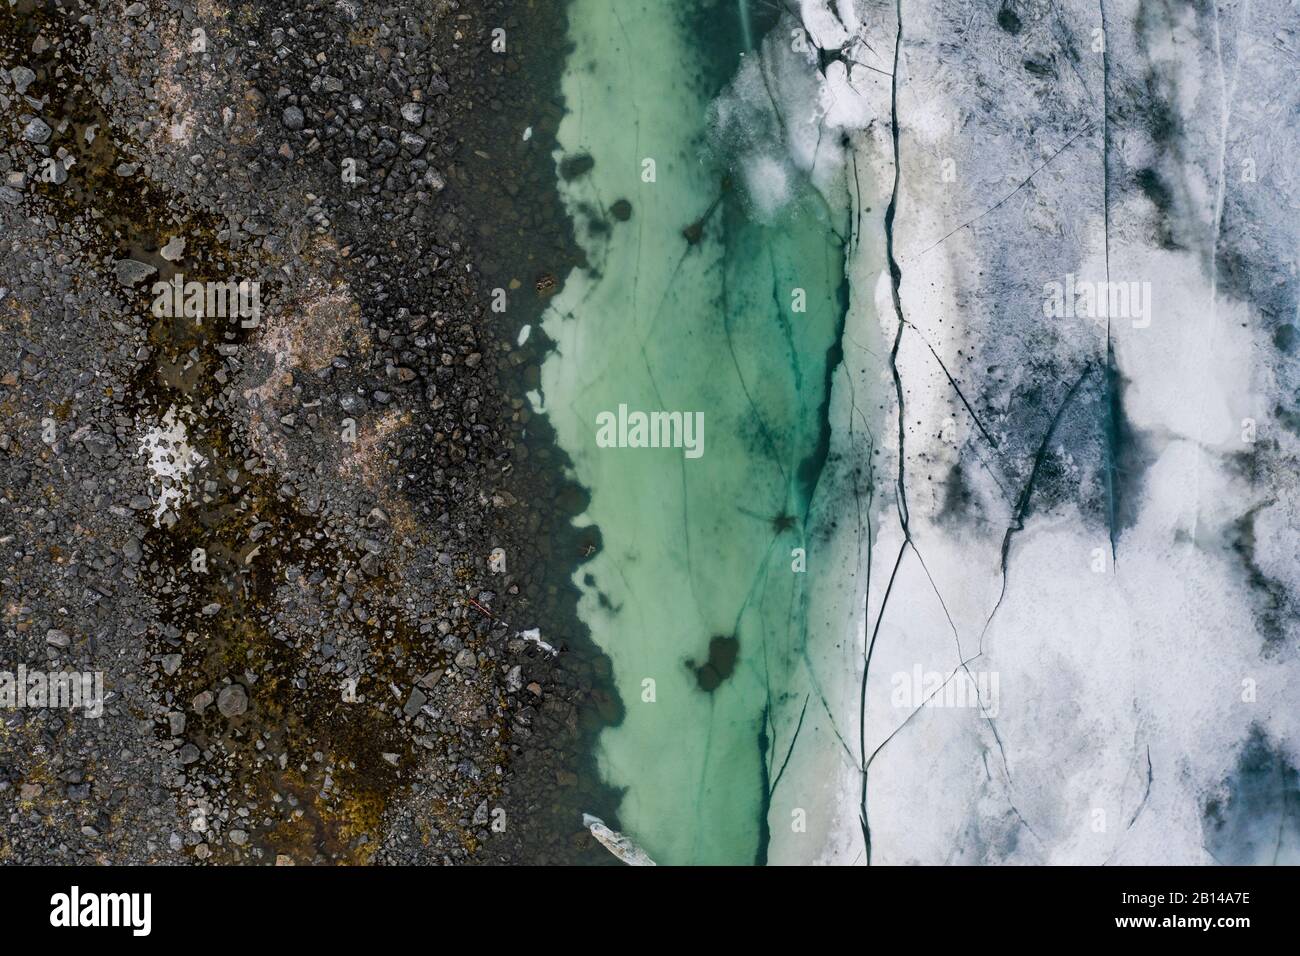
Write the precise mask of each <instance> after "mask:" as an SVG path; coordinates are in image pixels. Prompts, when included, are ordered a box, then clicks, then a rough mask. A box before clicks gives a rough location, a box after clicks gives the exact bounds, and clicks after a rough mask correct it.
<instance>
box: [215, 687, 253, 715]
mask: <svg viewBox="0 0 1300 956" xmlns="http://www.w3.org/2000/svg"><path fill="white" fill-rule="evenodd" d="M217 710H219V711H221V716H223V717H238V716H239V715H240V714H242V713H243V712H244V711H246V710H248V693H247V692H246V691H245V690H244V688H243V687H242V686H241V685H239V684H231V685H230V686H229V687H224V688H222V690H221V693H220V694H219V695H218V696H217Z"/></svg>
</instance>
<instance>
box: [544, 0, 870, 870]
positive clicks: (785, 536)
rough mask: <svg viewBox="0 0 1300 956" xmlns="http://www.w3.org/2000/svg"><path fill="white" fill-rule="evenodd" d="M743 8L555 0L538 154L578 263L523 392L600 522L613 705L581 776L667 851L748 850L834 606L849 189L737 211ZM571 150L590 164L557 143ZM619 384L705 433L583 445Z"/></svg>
mask: <svg viewBox="0 0 1300 956" xmlns="http://www.w3.org/2000/svg"><path fill="white" fill-rule="evenodd" d="M741 7H745V5H744V4H742V5H741ZM740 12H741V11H740V8H737V7H733V6H732V5H731V4H730V2H727V3H718V4H716V5H714V6H709V5H707V4H703V5H702V4H700V3H686V2H672V3H670V2H666V0H575V2H574V3H573V4H572V6H571V9H570V13H569V24H570V39H571V41H572V43H573V52H572V54H571V56H570V60H569V65H568V69H567V71H566V75H565V78H564V81H563V93H564V96H565V99H566V105H567V108H568V115H567V117H566V118H565V120H564V121H563V123H562V125H561V128H560V132H559V142H560V146H561V151H560V153H559V155H558V157H557V159H558V160H560V161H561V162H559V163H557V170H559V171H560V188H561V192H562V195H563V197H564V199H565V202H566V205H567V207H568V209H569V212H570V214H571V216H572V217H573V220H574V224H575V232H576V235H577V238H578V241H579V243H580V244H581V245H582V246H583V248H584V249H585V250H586V253H587V258H588V264H587V266H586V267H585V268H581V269H578V270H575V272H574V274H572V275H570V276H569V277H567V280H566V282H565V284H564V288H563V291H562V292H561V293H560V294H559V295H557V296H556V298H555V299H554V300H552V304H551V307H550V309H549V310H548V312H547V314H546V316H545V318H544V327H545V330H546V332H547V334H548V335H549V336H550V337H551V338H552V339H553V340H554V341H555V343H556V347H555V351H554V352H553V354H552V355H551V356H550V357H549V359H548V360H547V362H546V363H545V365H544V366H543V369H542V388H541V392H540V394H539V395H538V396H535V400H536V401H537V402H538V403H539V405H540V406H541V407H543V408H544V410H545V412H546V413H547V414H548V415H549V416H550V419H551V421H552V423H553V424H554V426H555V429H556V433H557V437H558V439H559V441H560V444H561V445H562V446H563V447H564V449H565V450H566V451H567V452H568V453H569V455H570V457H571V459H572V461H573V466H574V470H575V473H576V477H577V479H578V480H579V481H580V482H581V483H582V484H583V485H584V486H585V487H586V488H588V489H589V490H590V492H591V504H590V508H589V510H588V511H587V512H586V514H585V515H584V516H583V518H582V519H581V520H582V521H583V522H590V523H592V524H594V525H596V526H598V528H599V531H600V535H601V539H602V542H603V546H602V548H601V550H600V551H599V553H598V554H596V555H595V556H594V557H593V559H592V560H591V561H590V562H588V563H587V564H586V565H584V566H583V568H582V569H581V570H580V571H579V573H578V575H577V577H576V581H577V583H578V585H579V587H580V590H581V594H582V597H581V601H580V605H579V612H580V614H581V615H582V617H583V619H584V620H585V621H586V622H587V624H588V625H589V626H590V628H591V631H592V636H593V639H594V640H595V641H596V643H598V644H599V645H600V646H601V647H602V648H603V650H604V651H605V652H606V653H607V654H608V655H609V657H610V660H611V662H612V665H613V670H614V677H615V681H616V683H617V686H618V689H619V692H620V694H621V696H622V697H623V701H624V704H625V707H626V717H625V719H624V720H623V722H622V723H621V724H619V725H618V726H616V727H611V728H608V729H607V730H605V731H604V732H603V733H602V735H601V738H600V742H599V752H598V760H599V766H600V771H601V773H602V775H603V776H604V778H605V779H606V781H607V782H608V783H610V784H611V785H613V786H615V787H618V788H622V789H623V791H624V793H623V798H622V802H621V805H620V807H619V819H618V825H619V827H620V829H621V830H622V831H623V832H625V833H626V834H627V835H628V836H629V837H631V838H632V839H634V840H635V841H636V842H638V843H639V844H640V845H641V846H643V847H644V848H645V849H646V851H647V852H648V853H649V854H650V856H651V857H653V858H654V859H655V860H656V861H658V862H660V863H667V864H688V863H690V864H709V863H714V864H723V863H752V862H764V861H766V859H767V855H768V847H769V823H768V818H769V809H770V808H769V804H770V803H771V802H772V799H773V798H772V797H771V796H770V794H771V791H772V789H773V784H774V782H775V780H776V777H777V776H778V774H779V773H780V771H781V768H782V765H783V764H784V758H785V755H786V752H787V750H788V748H789V747H790V742H791V739H792V736H793V734H794V731H795V728H796V727H797V726H799V719H800V718H801V717H802V715H803V713H804V707H805V706H807V701H808V699H809V696H810V693H811V691H810V689H809V687H808V678H807V675H806V673H805V671H804V667H803V662H806V661H807V659H808V657H809V655H810V653H816V648H817V646H818V644H819V642H825V641H831V640H838V634H837V633H836V634H833V633H832V632H838V630H840V629H842V627H843V624H842V622H835V621H830V620H829V619H828V616H827V615H825V614H821V615H819V616H818V618H817V623H816V624H815V625H814V624H810V621H812V620H813V614H812V612H811V610H810V608H812V607H813V606H814V605H815V604H816V603H817V602H816V595H815V592H814V591H813V589H814V588H815V587H816V586H817V581H818V580H819V578H818V576H817V575H816V574H815V571H816V567H817V561H818V560H825V555H826V553H827V552H826V549H821V550H818V549H817V548H813V547H811V545H812V541H811V538H812V536H813V529H814V524H815V522H814V521H813V520H812V518H811V515H810V504H811V502H812V501H813V499H814V496H815V493H816V488H817V485H818V482H819V479H820V477H821V475H822V467H823V463H824V461H825V459H826V457H827V451H828V441H829V438H830V432H829V426H828V424H827V418H828V416H827V407H828V401H829V395H830V386H831V381H832V371H833V370H834V368H835V367H836V366H837V365H838V363H839V360H840V353H839V348H840V346H839V342H840V335H841V330H842V324H843V322H844V318H845V313H846V310H847V308H848V305H849V303H848V298H847V286H846V283H845V279H844V271H845V270H844V251H843V244H842V242H841V237H842V236H844V235H846V234H847V231H848V228H849V218H850V216H849V212H848V208H849V205H848V203H847V202H846V201H845V202H841V201H838V200H835V199H832V200H831V201H829V202H828V201H827V199H825V198H823V196H822V195H820V194H818V193H817V192H816V191H815V190H813V189H812V188H811V187H810V186H809V185H808V184H807V183H806V182H802V181H800V180H799V178H798V177H797V176H796V177H793V178H792V179H791V180H790V189H791V192H792V195H793V200H792V201H791V202H790V203H789V204H788V205H786V206H785V207H784V208H783V209H782V210H780V211H779V212H777V213H775V214H772V215H759V214H755V213H754V211H753V209H754V203H753V202H751V198H750V194H749V192H748V190H747V188H746V186H747V185H749V184H753V183H755V182H762V178H761V176H760V178H759V179H751V178H750V175H753V174H754V169H753V168H752V167H744V168H742V165H741V164H742V163H743V162H744V161H745V160H746V158H747V157H746V156H745V155H742V154H741V153H740V152H739V151H738V150H739V149H740V148H742V147H745V148H747V146H746V136H745V131H744V130H743V129H742V130H740V131H739V134H737V130H736V129H731V130H730V131H728V132H727V133H725V134H724V135H719V134H717V133H716V132H715V131H712V130H711V129H710V107H711V105H712V104H713V103H714V101H715V98H716V97H717V96H718V95H719V94H720V93H722V92H724V90H725V87H726V84H727V83H728V81H729V78H730V77H731V76H732V74H734V73H735V71H736V69H737V68H738V67H739V66H740V65H741V64H742V62H743V61H742V53H743V48H744V47H745V46H747V45H748V44H747V43H746V40H745V39H744V37H745V32H746V31H747V30H758V29H759V18H758V17H757V16H754V17H752V18H751V17H750V15H749V11H748V9H745V11H744V16H740ZM768 22H769V23H770V18H768ZM704 37H707V38H708V39H707V40H705V39H703V38H704ZM727 38H730V39H727ZM583 155H586V156H590V157H591V159H592V160H593V164H592V165H591V166H590V169H584V167H585V166H586V165H587V164H586V163H585V162H581V163H572V162H570V163H568V164H565V163H564V162H563V160H570V161H571V160H573V159H574V158H575V157H580V156H583ZM575 170H579V171H580V172H578V173H577V174H576V175H575ZM629 204H630V215H629V214H628V213H629V210H628V205H629ZM620 405H623V406H626V407H627V409H628V410H629V411H643V412H654V411H661V412H683V413H694V412H702V413H703V421H704V430H703V446H702V447H703V453H702V454H701V455H700V456H699V457H698V458H694V457H687V455H686V454H685V453H684V450H683V449H682V448H680V447H667V448H664V447H660V448H648V447H646V448H631V447H601V446H600V445H598V443H597V434H598V427H597V426H598V417H599V416H601V414H602V413H612V414H614V415H617V414H618V411H619V407H620ZM799 549H802V550H803V556H802V558H801V552H800V550H799ZM801 561H802V562H804V563H805V565H806V567H807V570H802V567H801ZM823 566H824V565H823ZM826 577H830V575H827V576H826ZM814 706H819V705H814ZM831 746H832V748H834V747H835V746H836V745H834V744H833V743H832V745H831ZM782 814H783V815H782V817H781V819H787V820H788V819H789V818H790V814H789V811H788V810H782Z"/></svg>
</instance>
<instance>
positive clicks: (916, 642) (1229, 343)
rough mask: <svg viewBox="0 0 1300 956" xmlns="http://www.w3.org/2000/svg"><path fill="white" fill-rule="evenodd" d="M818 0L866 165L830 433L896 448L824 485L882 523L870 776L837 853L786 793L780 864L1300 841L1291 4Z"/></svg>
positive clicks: (1282, 858) (844, 814) (852, 740)
mask: <svg viewBox="0 0 1300 956" xmlns="http://www.w3.org/2000/svg"><path fill="white" fill-rule="evenodd" d="M802 16H803V18H804V22H805V24H807V26H808V32H809V33H810V34H811V35H812V36H813V37H814V39H816V40H817V41H818V42H819V44H820V45H821V47H822V50H821V52H820V53H819V54H818V53H813V54H810V60H816V62H817V68H818V70H819V71H820V74H821V76H822V83H821V88H820V90H819V91H818V93H817V94H816V96H817V98H818V100H819V102H820V104H821V106H820V114H821V115H822V116H824V117H826V118H827V120H826V122H827V125H830V124H831V123H833V124H834V125H835V127H837V128H838V129H840V130H842V131H843V132H845V133H847V134H848V135H849V136H850V142H851V144H852V147H851V148H850V149H848V150H845V152H844V154H843V157H842V161H843V162H844V163H845V164H848V165H853V164H856V167H857V168H859V169H860V170H861V171H862V175H861V176H859V177H856V178H857V180H858V181H859V182H860V184H861V185H862V186H863V188H864V190H865V191H864V192H863V193H862V194H861V195H860V196H857V198H856V201H855V203H854V205H855V208H854V213H853V215H854V217H855V218H856V219H857V220H858V221H859V222H860V223H861V235H860V241H859V242H858V243H857V244H856V245H855V246H853V247H852V252H853V257H852V259H851V261H850V264H849V271H850V278H851V280H852V283H853V300H854V308H853V309H852V310H851V312H850V318H849V322H848V324H847V326H846V328H845V331H844V338H845V359H844V365H843V367H842V369H841V370H840V374H839V375H837V377H836V379H835V383H834V389H835V394H834V397H833V401H832V412H833V416H834V423H835V429H836V433H835V437H834V440H833V447H832V458H834V457H835V455H836V454H842V455H844V456H846V458H852V457H853V456H854V454H855V452H860V450H861V449H862V447H863V445H864V444H865V443H866V442H867V441H868V431H869V432H870V435H869V440H870V441H871V443H872V444H873V445H876V444H877V443H878V447H879V448H880V449H881V450H882V451H883V454H881V455H879V456H877V457H876V462H875V467H874V469H873V471H872V482H871V488H872V489H873V490H871V491H870V493H869V494H866V493H864V491H863V489H862V488H861V487H860V486H859V484H858V483H857V482H850V481H848V480H847V477H846V475H845V474H841V475H840V476H839V479H838V480H837V481H832V482H831V483H830V484H829V486H828V490H827V492H826V493H825V495H824V496H823V498H822V501H821V503H820V507H822V508H824V509H827V510H832V509H838V510H839V511H840V512H844V511H846V510H847V511H849V512H850V513H851V512H852V511H853V510H854V509H860V508H863V507H864V506H865V507H867V508H868V509H869V513H870V518H871V525H870V533H869V534H868V535H867V536H866V537H865V539H864V544H863V547H862V550H861V553H860V555H859V560H860V562H861V564H862V566H863V568H864V570H866V571H867V572H868V573H867V574H865V575H862V576H860V577H861V578H862V580H861V581H860V583H859V585H858V592H857V595H858V598H859V599H860V602H861V605H860V606H861V607H862V609H863V613H861V614H860V615H859V616H858V619H857V620H856V622H854V623H853V624H852V625H850V626H849V627H848V632H849V640H848V641H846V642H845V644H846V646H848V647H849V649H850V653H845V652H843V651H841V652H838V654H839V656H838V657H836V652H832V651H831V650H830V649H825V651H824V656H825V661H826V663H825V665H824V667H823V669H822V673H823V674H824V675H825V676H826V678H827V681H828V686H827V687H826V688H825V691H826V699H827V700H828V701H830V702H832V703H831V706H832V707H833V708H834V709H835V711H836V712H835V714H834V723H835V725H836V726H837V727H838V731H837V734H836V736H838V737H839V738H840V746H838V748H836V751H835V759H836V760H838V763H839V771H838V781H839V784H838V791H839V794H840V796H839V798H838V801H837V802H836V803H835V805H834V810H833V811H830V810H828V811H827V812H828V813H831V814H832V816H831V818H830V819H829V820H827V821H825V822H824V823H823V824H821V825H817V826H812V827H810V828H809V831H808V832H809V833H810V834H813V835H814V836H815V838H816V840H815V842H816V845H817V848H816V850H812V851H810V847H809V845H808V842H806V837H804V836H803V835H802V834H799V833H794V834H791V833H789V831H790V829H791V828H790V826H789V824H788V819H789V817H788V810H787V809H785V808H784V807H778V806H777V805H776V804H775V803H774V805H773V807H772V817H771V824H772V830H773V858H775V859H807V858H809V857H810V856H820V858H822V859H829V860H836V861H840V862H862V861H863V860H865V859H867V856H868V854H867V852H866V850H867V847H866V845H865V844H866V839H867V837H868V835H869V839H870V860H871V862H873V863H877V862H878V863H911V862H919V863H945V862H948V863H958V862H961V863H977V862H983V863H1001V862H1014V863H1034V862H1050V863H1104V862H1110V863H1127V864H1133V863H1212V862H1216V861H1218V862H1225V863H1267V862H1296V861H1297V859H1298V858H1300V820H1297V818H1296V816H1295V815H1294V811H1290V812H1288V810H1287V805H1288V801H1289V802H1290V804H1291V805H1293V806H1294V804H1295V801H1294V799H1293V798H1294V797H1295V795H1296V794H1295V790H1296V786H1297V784H1296V771H1295V768H1296V767H1297V766H1300V754H1298V753H1297V747H1296V744H1297V740H1298V739H1300V738H1298V736H1297V730H1298V728H1297V718H1298V717H1300V713H1298V711H1297V707H1296V705H1295V693H1294V688H1295V687H1296V684H1297V679H1298V678H1300V673H1298V667H1297V660H1296V650H1297V640H1298V639H1300V634H1298V633H1297V631H1298V628H1297V624H1296V613H1295V612H1296V606H1297V599H1298V597H1300V595H1298V593H1297V587H1300V570H1297V569H1298V567H1300V565H1298V564H1297V551H1298V550H1300V548H1298V547H1297V544H1298V543H1300V541H1298V534H1297V532H1298V530H1300V515H1297V513H1296V509H1297V505H1296V495H1295V485H1296V481H1297V479H1296V477H1295V476H1296V474H1297V467H1296V465H1297V462H1296V457H1297V455H1298V454H1300V412H1298V411H1297V409H1296V394H1297V392H1296V389H1297V384H1300V383H1298V382H1297V381H1296V379H1297V372H1296V364H1295V363H1296V357H1295V350H1296V348H1297V345H1298V344H1300V337H1298V335H1297V331H1296V322H1297V308H1296V306H1297V296H1296V293H1297V281H1298V280H1297V277H1296V275H1295V255H1296V250H1297V246H1298V241H1297V240H1298V239H1300V225H1297V223H1296V220H1295V217H1294V213H1293V210H1294V208H1295V206H1296V200H1297V194H1298V193H1300V183H1297V178H1296V173H1295V167H1294V162H1293V157H1294V155H1295V154H1296V150H1297V146H1298V145H1300V144H1297V142H1296V139H1297V136H1298V135H1300V134H1298V133H1297V128H1296V125H1295V123H1294V120H1293V117H1294V114H1295V112H1296V108H1297V95H1298V94H1297V89H1296V86H1295V84H1294V82H1293V79H1292V77H1293V75H1294V63H1295V60H1296V58H1297V52H1298V49H1300V34H1297V31H1296V28H1295V25H1294V19H1293V17H1292V16H1291V15H1290V14H1289V7H1288V6H1287V5H1286V4H1284V3H1282V2H1280V0H1273V2H1262V3H1261V2H1251V3H1246V2H1241V3H1232V4H1229V3H1213V2H1211V3H1207V4H1202V5H1199V6H1197V7H1191V6H1184V5H1181V4H1179V5H1174V4H1164V3H1143V4H1141V5H1139V4H1138V3H1136V2H1119V0H1105V2H1104V3H1097V2H1090V3H1083V2H1067V3H1063V4H1052V5H1046V4H1037V3H1032V2H1026V3H1019V4H1016V3H1008V4H1006V5H1005V7H1003V8H1001V10H1000V9H999V8H998V7H996V6H993V5H988V4H982V3H979V4H967V3H953V2H950V0H930V2H909V0H902V2H901V3H898V4H894V3H875V2H857V3H854V4H852V6H851V8H850V5H849V4H846V3H829V2H826V0H805V2H804V3H803V4H802ZM900 20H901V31H900ZM1103 39H1104V43H1103V42H1102V41H1103ZM895 132H896V134H897V140H896V142H897V147H896V148H895V136H894V134H895ZM895 152H896V154H897V156H898V158H899V163H898V166H897V167H895V163H894V156H895ZM895 184H896V188H895ZM850 192H851V193H852V190H850ZM887 220H892V222H890V221H887ZM890 225H892V235H890V236H889V238H888V239H886V238H882V237H883V236H885V235H887V234H888V233H889V230H888V228H887V227H888V226H890ZM891 253H892V258H893V261H894V262H895V263H896V269H897V272H896V283H897V287H896V291H897V300H895V298H894V292H895V283H894V282H893V281H891V278H890V273H889V268H888V265H887V263H888V262H889V259H890V255H891ZM1107 283H1109V286H1107V285H1106V284H1107ZM1121 283H1122V284H1123V285H1122V286H1120V285H1118V284H1121ZM1067 287H1068V288H1070V289H1077V290H1095V289H1097V288H1100V289H1101V290H1102V292H1103V296H1105V294H1107V293H1109V292H1112V291H1116V290H1118V289H1120V288H1122V289H1123V290H1124V291H1125V292H1126V293H1128V292H1131V293H1132V297H1131V298H1130V301H1129V302H1128V303H1127V307H1125V308H1118V306H1119V305H1121V304H1122V303H1119V302H1118V300H1117V308H1115V309H1112V310H1101V309H1099V308H1097V306H1096V304H1095V301H1094V302H1093V303H1092V305H1091V306H1089V303H1088V301H1087V299H1086V297H1085V298H1083V299H1079V300H1076V301H1077V304H1078V305H1079V306H1080V307H1079V308H1078V309H1071V310H1070V311H1069V312H1068V313H1066V314H1061V313H1060V312H1059V311H1058V312H1055V313H1053V311H1052V309H1051V307H1050V298H1051V295H1052V290H1053V289H1060V288H1067ZM873 299H874V302H873V301H872V300H873ZM1143 302H1145V305H1142V304H1141V303H1143ZM1107 312H1109V313H1110V314H1107ZM855 343H856V344H858V345H860V346H861V347H860V348H857V347H854V346H855ZM882 343H883V346H882ZM891 347H892V348H891ZM864 396H871V397H873V398H875V399H878V401H877V402H876V403H874V404H872V403H868V402H864V401H863V398H864ZM837 496H838V497H837ZM853 571H854V566H853V562H852V560H851V559H850V560H846V561H845V562H844V564H842V565H841V567H840V573H841V574H843V575H845V576H851V575H852V574H853ZM864 659H869V661H870V664H869V668H868V669H867V672H866V676H865V679H863V661H864ZM841 665H843V666H841ZM930 675H938V677H937V679H935V680H932V679H931V677H930ZM948 678H951V679H950V680H949V681H948V684H947V685H943V681H944V679H948ZM940 685H943V687H942V689H941V686H940ZM957 685H961V686H972V687H975V688H978V689H979V696H978V697H977V698H975V700H974V706H971V704H972V701H971V698H970V697H969V695H965V696H963V695H962V694H954V693H951V690H952V688H953V687H955V686H957ZM927 701H929V703H926V702H927ZM860 716H861V718H862V719H861V720H860V719H859V718H860ZM859 727H860V728H861V729H860V732H859ZM823 756H824V755H823ZM816 759H818V758H817V757H816V756H815V755H808V754H798V755H796V757H795V760H794V761H793V762H792V763H791V765H790V767H789V769H788V771H787V774H788V777H790V778H793V781H794V782H793V783H792V784H788V785H787V786H788V787H791V788H792V789H795V790H801V791H802V794H803V795H804V796H806V797H807V799H806V800H805V801H804V802H806V803H809V804H813V805H816V804H817V802H818V799H817V797H816V796H815V791H816V790H817V789H818V788H819V787H820V786H821V784H822V781H821V779H820V778H818V777H817V776H816V775H815V774H814V773H813V772H812V770H813V768H814V766H815V763H816ZM864 767H865V774H864ZM864 776H865V792H864ZM792 799H794V800H795V801H796V802H797V801H798V799H799V796H798V795H795V796H793V797H792Z"/></svg>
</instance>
